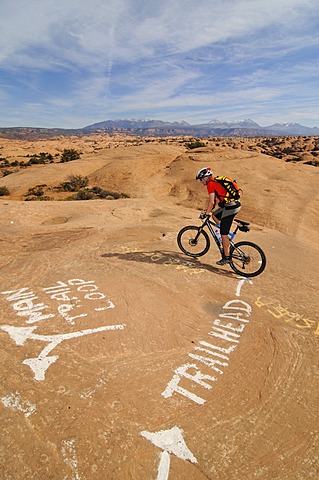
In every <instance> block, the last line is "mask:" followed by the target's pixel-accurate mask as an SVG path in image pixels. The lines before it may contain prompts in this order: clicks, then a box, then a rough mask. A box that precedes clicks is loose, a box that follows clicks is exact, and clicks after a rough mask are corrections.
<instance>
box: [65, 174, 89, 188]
mask: <svg viewBox="0 0 319 480" xmlns="http://www.w3.org/2000/svg"><path fill="white" fill-rule="evenodd" d="M88 183H89V179H88V178H87V177H82V175H69V176H68V177H67V181H66V182H63V183H61V184H60V188H61V189H62V190H63V191H65V192H77V191H78V190H80V189H81V188H85V187H86V186H87V185H88Z"/></svg>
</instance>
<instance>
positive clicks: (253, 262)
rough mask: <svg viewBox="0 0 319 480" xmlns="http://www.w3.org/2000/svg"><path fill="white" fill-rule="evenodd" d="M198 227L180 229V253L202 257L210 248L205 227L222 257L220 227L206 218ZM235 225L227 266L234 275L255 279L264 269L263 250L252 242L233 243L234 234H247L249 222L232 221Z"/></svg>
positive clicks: (230, 238) (178, 235)
mask: <svg viewBox="0 0 319 480" xmlns="http://www.w3.org/2000/svg"><path fill="white" fill-rule="evenodd" d="M202 220H203V224H202V225H201V226H200V227H196V226H191V225H189V226H187V227H184V228H182V229H181V230H180V231H179V232H178V234H177V244H178V246H179V248H180V249H181V251H182V252H183V253H185V254H186V255H188V256H189V257H202V256H203V255H205V254H206V253H207V252H208V250H209V248H210V238H209V236H208V233H207V232H206V230H204V228H205V227H207V228H208V230H209V232H210V234H211V236H212V237H213V239H214V241H215V243H216V245H217V247H218V249H219V251H220V253H221V255H223V246H222V238H221V236H220V231H219V230H220V227H219V225H218V224H217V223H215V222H213V221H211V220H210V216H207V217H206V218H205V219H202ZM234 222H236V223H237V225H236V228H235V230H234V231H233V232H229V235H228V236H229V240H230V263H229V266H230V267H231V268H232V269H233V270H234V272H235V273H238V274H239V275H243V276H245V277H256V276H257V275H260V274H261V273H262V272H263V271H264V269H265V267H266V255H265V253H264V252H263V250H262V249H261V248H260V247H259V246H258V245H256V244H255V243H253V242H246V241H241V242H237V243H235V237H236V234H237V232H238V230H239V231H241V232H246V233H247V232H249V231H250V228H249V225H250V223H249V222H244V221H243V220H238V219H234Z"/></svg>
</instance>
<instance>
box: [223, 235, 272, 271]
mask: <svg viewBox="0 0 319 480" xmlns="http://www.w3.org/2000/svg"><path fill="white" fill-rule="evenodd" d="M230 266H231V268H232V269H233V270H234V272H236V273H238V274H239V275H243V276H245V277H256V276H257V275H260V274H261V273H262V272H263V271H264V269H265V267H266V255H265V254H264V252H263V251H262V249H261V248H260V247H259V246H258V245H256V244H255V243H252V242H238V243H235V245H234V246H231V248H230Z"/></svg>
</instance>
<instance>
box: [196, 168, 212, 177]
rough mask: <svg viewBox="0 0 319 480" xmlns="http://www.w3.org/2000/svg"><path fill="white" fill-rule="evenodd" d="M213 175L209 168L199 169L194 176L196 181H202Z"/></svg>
mask: <svg viewBox="0 0 319 480" xmlns="http://www.w3.org/2000/svg"><path fill="white" fill-rule="evenodd" d="M211 175H213V172H212V169H211V168H210V167H205V168H201V169H200V170H199V171H198V172H197V175H196V180H203V178H204V177H210V176H211Z"/></svg>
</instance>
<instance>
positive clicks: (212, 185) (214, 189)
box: [206, 179, 227, 202]
mask: <svg viewBox="0 0 319 480" xmlns="http://www.w3.org/2000/svg"><path fill="white" fill-rule="evenodd" d="M206 188H207V192H208V193H209V194H210V193H215V195H216V196H217V198H218V200H219V201H220V202H224V201H225V200H226V195H227V190H226V189H225V188H224V187H223V186H222V185H221V184H220V183H218V182H214V179H213V180H209V182H208V183H207V185H206Z"/></svg>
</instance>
